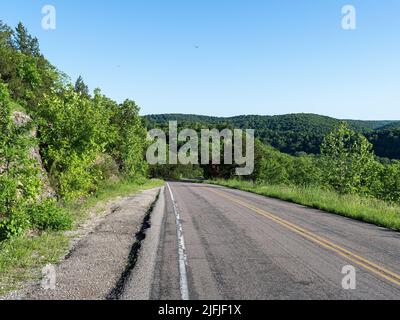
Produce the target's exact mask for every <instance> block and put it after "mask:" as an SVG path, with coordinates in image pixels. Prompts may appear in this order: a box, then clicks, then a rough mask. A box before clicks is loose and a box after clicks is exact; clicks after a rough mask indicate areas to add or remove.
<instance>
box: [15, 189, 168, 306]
mask: <svg viewBox="0 0 400 320" xmlns="http://www.w3.org/2000/svg"><path fill="white" fill-rule="evenodd" d="M159 193H160V188H154V189H151V190H146V191H143V192H141V193H139V194H136V195H134V196H132V197H126V198H121V199H118V200H115V201H113V202H112V203H111V204H110V205H109V209H110V212H109V214H107V215H105V216H103V217H101V218H95V219H93V220H91V221H89V222H88V223H87V224H86V225H85V226H84V227H83V228H82V230H80V232H79V235H78V236H77V237H75V239H73V240H72V243H73V246H72V248H71V250H70V252H69V253H68V254H67V256H66V257H65V259H64V260H63V261H62V262H61V263H60V264H59V265H57V266H55V275H56V286H55V289H53V290H52V289H47V290H45V289H43V288H42V285H41V283H37V284H35V285H33V286H31V287H30V288H28V289H25V290H23V291H21V292H18V293H14V294H12V295H10V296H9V299H21V300H104V299H113V298H118V297H115V296H113V294H115V292H117V291H118V288H117V286H118V285H120V284H121V283H122V282H123V279H122V278H123V277H125V276H126V272H127V271H129V270H128V269H129V268H128V267H129V264H132V258H133V257H132V254H133V252H132V250H133V248H135V247H137V242H138V241H139V240H140V239H139V240H138V234H140V232H141V230H142V229H143V225H144V223H146V218H148V217H149V213H150V211H151V210H152V208H153V205H154V204H155V202H156V200H157V198H158V195H159Z"/></svg>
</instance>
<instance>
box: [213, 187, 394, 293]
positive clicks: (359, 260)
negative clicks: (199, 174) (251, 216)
mask: <svg viewBox="0 0 400 320" xmlns="http://www.w3.org/2000/svg"><path fill="white" fill-rule="evenodd" d="M206 189H207V190H208V191H211V192H213V193H215V194H218V195H220V196H221V197H224V198H226V199H228V200H231V201H232V202H234V203H237V204H239V205H241V206H243V207H245V208H247V209H250V210H251V211H253V212H256V213H258V214H260V215H262V216H264V217H267V218H269V219H271V220H273V221H275V222H276V223H278V224H280V225H281V226H283V227H285V228H287V229H289V230H291V231H293V232H295V233H297V234H299V235H301V236H303V237H304V238H307V239H309V240H311V241H312V242H315V243H317V244H319V245H320V246H322V247H324V248H326V249H328V250H331V251H333V252H335V253H337V254H338V255H340V256H342V257H343V258H345V259H347V260H350V261H351V262H354V263H356V264H357V265H359V266H361V267H363V268H364V269H367V270H369V271H371V272H372V273H374V274H376V275H378V276H380V277H382V278H384V279H386V280H388V281H390V282H391V283H394V284H396V285H398V286H400V275H399V274H397V273H394V272H392V271H390V270H387V269H386V268H383V267H381V266H379V265H377V264H376V263H374V262H372V261H369V260H367V259H365V258H363V257H361V256H359V255H357V254H355V253H353V252H351V251H349V250H347V249H345V248H343V247H341V246H338V245H337V244H335V243H333V242H331V241H329V240H327V239H325V238H323V237H320V236H318V235H317V234H315V233H313V232H311V231H308V230H306V229H304V228H302V227H300V226H298V225H296V224H294V223H291V222H289V221H287V220H285V219H282V218H280V217H278V216H276V215H274V214H272V213H270V212H268V211H265V210H263V209H260V208H257V207H255V206H253V205H251V204H248V203H247V202H244V201H242V200H240V199H238V198H236V197H234V196H231V195H228V194H227V193H225V192H222V191H217V190H215V189H212V188H206Z"/></svg>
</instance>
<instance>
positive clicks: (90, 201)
mask: <svg viewBox="0 0 400 320" xmlns="http://www.w3.org/2000/svg"><path fill="white" fill-rule="evenodd" d="M163 183H164V182H163V181H161V180H143V181H141V182H140V183H133V182H131V181H128V180H122V181H119V182H107V183H104V184H103V185H102V186H101V187H100V188H99V190H98V191H97V192H96V194H94V195H92V196H90V197H88V198H87V199H86V200H85V201H83V202H75V203H69V204H66V205H65V208H66V210H67V211H68V212H69V213H70V214H71V216H72V217H73V220H74V222H75V226H77V225H79V223H81V222H83V221H84V220H85V219H86V218H87V217H88V214H89V211H90V209H91V208H93V207H94V206H96V205H100V208H101V204H103V203H104V204H105V203H106V202H107V201H108V200H111V199H114V198H117V197H124V196H129V195H133V194H135V193H137V192H139V191H142V190H147V189H152V188H155V187H159V186H161V185H163ZM69 240H70V239H69V237H68V236H66V235H65V233H63V232H43V233H41V234H39V235H35V236H29V235H25V236H22V237H15V238H11V239H9V240H6V241H4V242H1V243H0V296H2V295H5V294H6V293H8V292H10V291H13V290H17V289H20V288H21V287H22V285H23V284H24V283H25V282H26V281H29V280H35V279H36V280H37V279H39V278H40V276H41V268H42V267H44V266H45V265H46V264H48V263H52V264H55V263H57V262H59V261H60V260H61V258H62V257H63V255H64V254H65V253H66V252H67V250H68V248H69Z"/></svg>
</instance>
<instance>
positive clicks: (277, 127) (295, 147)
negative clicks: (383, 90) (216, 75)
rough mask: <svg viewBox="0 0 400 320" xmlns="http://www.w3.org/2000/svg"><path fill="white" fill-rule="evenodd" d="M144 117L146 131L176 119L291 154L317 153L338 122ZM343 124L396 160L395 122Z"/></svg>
mask: <svg viewBox="0 0 400 320" xmlns="http://www.w3.org/2000/svg"><path fill="white" fill-rule="evenodd" d="M145 118H146V120H147V122H148V127H150V128H154V127H157V126H165V124H166V123H168V121H171V120H177V121H178V124H179V126H180V127H190V128H197V127H199V126H204V127H210V126H218V127H224V126H228V127H234V128H243V129H249V128H251V129H255V130H256V137H257V138H259V139H260V140H261V141H263V142H264V143H266V144H268V145H271V146H273V147H274V148H277V149H278V150H279V151H281V152H284V153H288V154H291V155H296V154H299V153H307V154H319V153H320V145H321V143H322V141H323V139H324V137H325V135H326V134H327V133H329V132H330V131H331V130H332V129H333V128H334V127H335V126H336V125H338V124H339V123H340V122H341V121H342V120H339V119H334V118H330V117H326V116H320V115H316V114H288V115H281V116H257V115H249V116H237V117H231V118H218V117H209V116H197V115H183V114H160V115H149V116H146V117H145ZM345 121H346V122H347V123H348V124H349V125H350V127H351V128H352V129H354V130H356V131H357V132H360V133H363V134H365V136H366V137H367V139H368V140H369V141H370V142H372V143H373V146H374V151H375V153H376V154H377V155H378V156H379V157H387V158H392V159H400V143H399V131H398V130H395V129H396V127H397V128H398V126H400V122H399V121H361V120H345ZM383 129H385V130H383Z"/></svg>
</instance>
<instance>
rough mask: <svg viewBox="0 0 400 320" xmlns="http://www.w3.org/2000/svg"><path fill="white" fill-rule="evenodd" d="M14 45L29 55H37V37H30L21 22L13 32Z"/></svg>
mask: <svg viewBox="0 0 400 320" xmlns="http://www.w3.org/2000/svg"><path fill="white" fill-rule="evenodd" d="M14 46H15V48H16V49H17V50H18V51H20V52H21V53H23V54H26V55H29V56H39V55H40V50H39V42H38V39H37V38H35V37H32V36H31V35H30V34H29V32H28V30H27V29H26V28H25V26H24V25H23V24H22V22H20V23H18V26H17V27H16V28H15V33H14Z"/></svg>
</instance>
